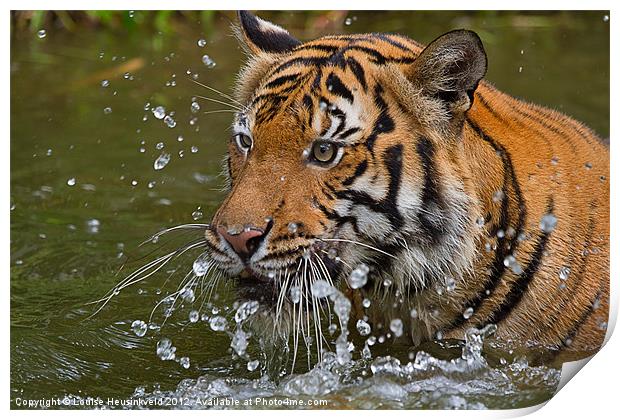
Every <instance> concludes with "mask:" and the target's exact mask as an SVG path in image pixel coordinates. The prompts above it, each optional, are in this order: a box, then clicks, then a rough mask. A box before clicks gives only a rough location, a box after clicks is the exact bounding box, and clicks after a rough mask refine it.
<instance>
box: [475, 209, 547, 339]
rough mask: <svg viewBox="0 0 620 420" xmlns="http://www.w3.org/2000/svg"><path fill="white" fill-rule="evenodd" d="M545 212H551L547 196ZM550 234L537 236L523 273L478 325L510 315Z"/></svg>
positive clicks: (534, 270) (491, 322)
mask: <svg viewBox="0 0 620 420" xmlns="http://www.w3.org/2000/svg"><path fill="white" fill-rule="evenodd" d="M547 213H553V198H549V202H548V204H547ZM550 235H551V233H550V232H543V233H542V234H541V235H540V236H539V238H538V242H537V243H536V247H535V248H534V252H533V253H532V256H531V258H530V262H529V263H528V265H527V267H526V268H525V270H523V273H522V274H521V275H520V276H519V277H518V278H517V279H516V280H515V281H514V282H513V283H512V284H511V285H510V291H509V292H508V294H507V295H506V296H505V297H504V301H503V302H502V304H501V305H500V306H499V307H497V308H495V310H494V311H493V312H492V313H491V314H490V315H489V316H488V317H487V319H486V321H485V322H480V323H479V327H483V326H484V325H487V324H497V323H499V322H501V321H503V320H504V319H506V317H508V315H510V313H511V312H512V311H513V309H514V308H516V307H517V305H519V303H520V302H521V300H522V299H523V296H524V295H525V292H526V291H527V289H528V286H529V284H530V282H531V281H532V279H533V278H534V276H535V275H536V273H537V272H538V269H539V268H540V264H541V263H542V259H543V257H544V253H545V250H546V247H547V243H548V242H549V237H550Z"/></svg>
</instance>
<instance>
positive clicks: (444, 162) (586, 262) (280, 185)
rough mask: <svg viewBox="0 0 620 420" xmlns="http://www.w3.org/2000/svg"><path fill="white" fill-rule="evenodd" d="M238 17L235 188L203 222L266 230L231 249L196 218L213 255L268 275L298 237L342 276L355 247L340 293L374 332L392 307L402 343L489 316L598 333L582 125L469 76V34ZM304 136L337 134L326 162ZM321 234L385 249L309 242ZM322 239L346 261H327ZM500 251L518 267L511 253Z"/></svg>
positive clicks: (593, 220)
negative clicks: (436, 35)
mask: <svg viewBox="0 0 620 420" xmlns="http://www.w3.org/2000/svg"><path fill="white" fill-rule="evenodd" d="M241 16H242V27H241V28H240V30H239V33H240V37H241V38H242V40H243V41H244V43H245V46H246V47H247V48H246V50H247V51H248V52H249V54H250V58H249V61H248V65H247V66H246V67H245V68H244V69H243V70H242V71H241V73H240V76H239V80H238V83H237V88H236V93H237V96H236V99H237V100H238V101H239V102H240V103H241V104H243V105H244V106H245V107H246V108H245V111H244V112H243V113H240V114H239V115H238V116H237V118H236V121H235V127H236V129H235V130H239V129H242V130H245V131H247V132H248V133H250V134H251V137H252V140H253V146H252V149H251V150H250V151H249V152H248V153H247V154H244V153H242V152H241V151H240V150H239V149H238V147H237V146H236V145H235V143H234V142H231V144H230V147H229V159H228V160H227V161H228V173H229V175H230V178H231V185H232V187H231V190H230V193H229V195H228V197H227V198H226V200H225V201H224V203H223V204H222V205H221V207H220V208H219V210H218V211H217V213H216V214H215V216H214V219H213V226H224V227H226V228H228V229H231V228H232V229H242V228H243V227H247V226H248V225H252V226H258V227H263V226H265V224H266V222H265V220H266V218H268V220H269V221H270V225H269V226H270V228H269V232H268V235H267V236H266V238H265V240H264V241H263V242H262V243H261V245H260V247H259V248H258V250H257V251H256V253H255V254H253V256H252V258H251V259H249V260H248V261H245V262H243V261H242V260H241V259H240V258H239V257H238V256H236V255H234V253H232V252H231V249H230V247H228V246H227V245H226V243H225V241H223V239H222V238H221V237H220V236H219V235H218V234H217V233H216V231H215V230H213V231H211V230H209V231H208V232H207V235H206V236H207V239H208V240H209V242H210V247H211V248H212V249H213V252H214V253H215V254H216V255H217V256H218V257H217V258H219V259H218V261H219V263H220V264H221V265H222V267H224V268H225V269H226V270H228V272H229V273H230V274H232V275H237V274H239V273H241V272H242V271H244V270H246V272H247V271H251V272H252V273H253V274H254V276H255V277H257V278H259V279H264V278H266V274H267V273H268V272H270V270H283V269H287V268H290V267H293V266H296V265H297V264H298V262H299V261H300V259H302V258H304V256H305V257H306V258H307V256H308V253H309V252H311V253H312V255H319V256H320V257H321V258H322V260H323V261H324V262H325V264H326V265H329V269H330V270H331V273H332V274H333V275H334V276H336V277H337V278H339V284H340V286H341V288H342V289H343V290H346V289H347V282H346V278H347V275H348V274H349V272H350V269H351V268H352V267H355V266H356V265H357V264H359V263H362V262H364V263H366V264H368V265H369V266H370V268H371V271H370V275H369V277H370V280H369V282H368V283H367V284H366V286H365V287H364V288H363V289H361V290H356V291H355V292H350V293H349V296H351V297H352V298H353V301H354V307H355V308H356V309H357V313H356V316H357V318H361V317H363V316H367V317H368V319H370V320H371V321H372V323H373V328H374V330H375V331H377V330H380V329H381V325H383V326H384V327H383V328H384V329H385V326H386V325H388V324H389V320H390V319H392V318H401V319H402V320H403V321H404V323H405V328H406V331H407V332H408V334H407V337H409V338H410V339H411V341H412V342H413V343H414V344H419V343H420V342H423V341H426V340H430V339H433V338H435V337H437V336H440V337H444V338H462V337H463V334H464V332H465V330H466V329H467V328H469V327H472V326H475V327H482V326H484V325H486V324H489V323H494V324H497V326H498V332H497V336H498V337H499V338H500V339H504V340H512V341H514V342H517V343H523V344H528V345H531V344H533V345H545V346H552V347H554V348H556V349H566V348H568V349H571V350H583V351H593V350H595V349H598V348H599V346H600V345H601V343H602V340H603V337H604V334H605V325H604V323H605V322H606V321H607V313H608V297H609V181H608V178H609V150H608V148H607V147H606V146H605V145H603V144H602V143H601V141H600V140H599V138H598V137H597V136H596V135H595V134H594V133H593V132H592V131H591V130H590V129H588V128H587V127H585V126H584V125H583V124H581V123H579V122H577V121H575V120H573V119H571V118H569V117H567V116H565V115H563V114H560V113H558V112H556V111H553V110H550V109H547V108H543V107H540V106H537V105H534V104H530V103H526V102H524V101H520V100H517V99H515V98H513V97H511V96H509V95H507V94H505V93H502V92H500V91H498V90H497V89H495V88H494V87H493V86H492V85H491V84H490V83H488V82H486V81H484V80H482V81H480V78H481V77H482V75H483V74H484V71H485V70H486V58H485V57H483V56H481V55H480V51H482V55H484V52H483V50H482V46H481V44H480V45H477V44H476V42H479V41H476V40H477V37H476V36H474V35H471V33H465V32H458V33H451V34H448V35H446V36H445V37H442V38H440V39H438V41H437V42H434V43H432V44H430V46H429V47H428V48H427V49H426V50H424V48H423V47H422V46H421V45H420V44H418V43H416V42H414V41H412V40H410V39H408V38H406V37H403V36H400V35H393V34H361V35H337V36H325V37H322V38H319V39H317V40H314V41H309V42H306V43H300V42H299V41H297V40H295V39H294V38H292V37H291V36H290V35H289V34H288V32H286V31H285V30H284V29H282V28H280V27H277V26H275V25H272V24H267V23H265V22H264V21H261V22H263V23H262V24H261V23H258V24H256V23H255V24H253V25H249V26H248V25H246V23H247V22H248V21H251V19H252V18H253V17H252V15H249V14H243V13H242V15H241ZM243 19H245V20H246V23H244V21H243ZM261 28H262V29H261ZM271 36H274V37H276V38H277V39H275V40H274V41H273V42H270V41H269V39H270V37H271ZM423 51H424V52H423ZM454 63H457V64H458V65H456V66H454V65H453V64H454ZM442 66H443V67H442ZM444 68H445V71H444V72H443V73H442V72H441V70H442V69H444ZM317 139H327V140H329V141H332V142H334V143H337V144H338V145H340V146H341V148H342V150H343V153H342V157H341V159H340V161H339V162H338V163H337V164H336V165H335V166H334V167H331V168H323V167H317V166H315V165H312V164H309V163H308V162H307V161H306V160H305V157H307V155H308V151H309V147H311V145H312V143H313V142H314V141H316V140H317ZM498 192H499V193H498ZM546 214H553V215H554V216H555V217H556V218H557V226H556V227H555V229H554V230H552V231H550V232H545V231H543V230H541V227H540V222H541V219H542V218H543V217H544V216H545V215H546ZM480 221H483V223H479V222H480ZM290 223H295V224H296V225H297V226H298V228H297V230H296V231H294V232H291V230H290V229H289V225H290ZM329 238H336V239H341V240H351V241H358V242H361V243H364V244H367V245H371V246H372V247H375V248H379V249H380V250H382V251H384V252H376V251H374V250H372V249H370V248H368V247H362V246H355V245H354V244H350V243H347V242H329V243H328V242H324V241H322V239H323V240H324V239H329ZM330 248H334V250H335V252H337V254H338V256H339V258H340V259H341V261H343V262H342V263H339V262H338V260H337V261H336V262H334V261H329V258H328V257H327V256H326V254H327V253H328V252H327V251H329V249H330ZM332 252H333V251H332ZM386 253H389V254H391V255H394V256H395V257H396V258H392V257H389V256H387V255H386ZM510 256H513V257H514V259H515V260H516V261H517V263H518V265H516V264H514V263H513V264H512V265H511V266H507V264H506V263H507V262H510V258H511V257H510ZM317 258H318V257H317ZM509 265H510V264H509ZM564 267H567V268H568V269H570V274H569V275H568V278H567V279H566V281H562V280H561V279H560V275H559V273H560V271H561V270H562V269H563V268H564ZM388 278H389V279H390V280H391V284H390V285H387V284H389V283H390V282H389V281H388V282H386V281H385V280H386V279H388ZM449 279H454V281H455V287H454V290H452V287H451V286H450V282H451V280H449ZM247 281H251V280H247ZM272 283H273V282H272ZM276 283H277V282H276ZM266 284H267V286H265V285H266ZM446 285H448V286H446ZM257 287H260V288H264V287H268V288H274V290H276V289H278V287H281V285H278V284H270V283H269V281H267V282H265V281H263V282H259V283H258V286H257ZM363 297H369V298H370V299H371V300H372V304H371V306H370V308H368V309H365V308H363V307H362V306H361V305H360V301H361V299H362V298H363ZM468 308H472V309H473V314H472V315H471V317H469V318H467V319H466V318H465V317H464V316H463V313H464V311H466V310H467V309H468ZM412 309H415V310H416V311H417V317H413V318H412V317H411V316H410V313H411V310H412Z"/></svg>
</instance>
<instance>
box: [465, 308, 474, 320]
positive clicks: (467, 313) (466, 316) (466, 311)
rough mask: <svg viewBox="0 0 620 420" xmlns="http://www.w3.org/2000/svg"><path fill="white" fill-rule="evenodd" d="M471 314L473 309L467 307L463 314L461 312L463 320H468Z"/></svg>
mask: <svg viewBox="0 0 620 420" xmlns="http://www.w3.org/2000/svg"><path fill="white" fill-rule="evenodd" d="M473 314H474V308H472V307H469V308H467V309H465V312H463V318H465V319H469V318H471V316H472V315H473Z"/></svg>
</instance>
